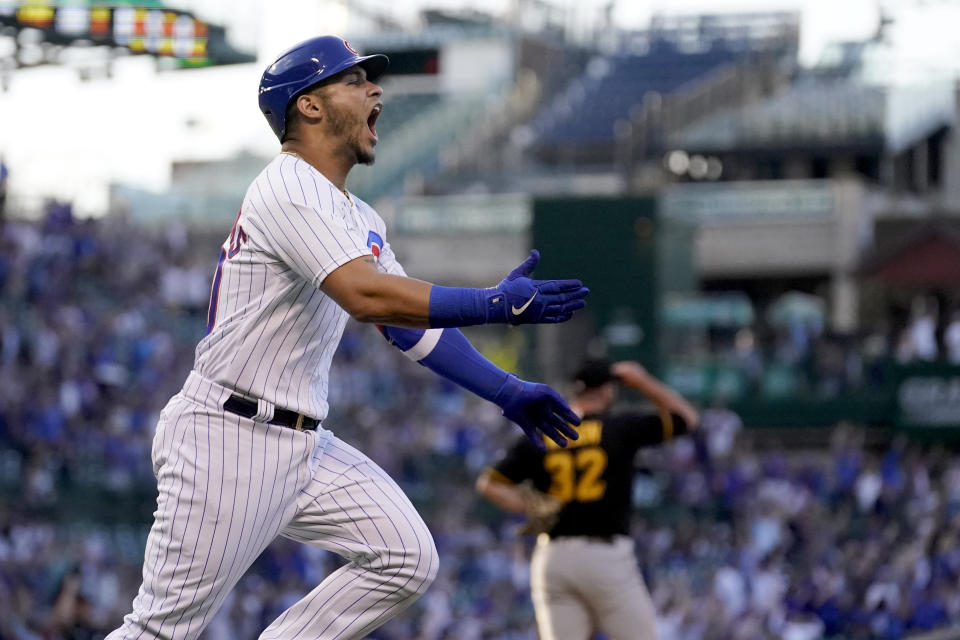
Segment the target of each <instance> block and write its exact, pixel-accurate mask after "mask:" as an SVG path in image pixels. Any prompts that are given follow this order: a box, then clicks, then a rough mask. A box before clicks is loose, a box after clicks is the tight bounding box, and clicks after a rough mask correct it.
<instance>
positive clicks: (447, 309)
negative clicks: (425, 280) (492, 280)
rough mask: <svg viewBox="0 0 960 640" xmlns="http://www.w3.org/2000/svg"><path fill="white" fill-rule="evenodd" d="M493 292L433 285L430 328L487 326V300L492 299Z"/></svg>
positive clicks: (488, 315)
mask: <svg viewBox="0 0 960 640" xmlns="http://www.w3.org/2000/svg"><path fill="white" fill-rule="evenodd" d="M491 291H492V290H491V289H470V288H461V287H441V286H440V285H436V284H435V285H433V288H432V289H431V290H430V326H431V327H434V328H444V327H470V326H473V325H476V324H487V322H489V320H488V318H489V317H490V313H489V311H488V310H487V304H488V303H487V298H488V297H491V294H490V292H491ZM501 297H502V296H501Z"/></svg>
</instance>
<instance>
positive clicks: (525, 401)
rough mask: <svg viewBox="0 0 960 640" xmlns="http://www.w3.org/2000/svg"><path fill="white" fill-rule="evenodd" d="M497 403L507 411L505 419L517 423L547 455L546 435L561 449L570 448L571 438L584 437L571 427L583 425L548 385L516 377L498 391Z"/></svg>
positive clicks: (511, 376) (513, 376)
mask: <svg viewBox="0 0 960 640" xmlns="http://www.w3.org/2000/svg"><path fill="white" fill-rule="evenodd" d="M493 403H494V404H496V405H498V406H499V407H500V408H501V409H503V415H504V416H506V417H507V418H509V419H510V420H512V421H513V422H516V423H517V424H518V425H520V428H521V429H523V432H524V433H525V434H527V438H529V440H530V442H532V443H533V445H534V446H535V447H536V448H537V449H539V450H540V451H545V450H546V446H545V445H544V443H543V436H542V435H541V433H542V434H546V436H547V437H549V438H550V439H551V440H553V441H554V442H556V443H557V444H558V445H560V446H561V447H565V446H567V438H569V439H571V440H576V439H577V438H579V437H580V434H579V433H577V430H576V429H574V428H573V426H571V425H579V424H580V416H578V415H577V414H575V413H574V412H573V411H572V410H571V409H570V407H569V406H568V405H567V403H566V401H565V400H564V399H563V398H561V397H560V394H559V393H557V392H556V391H554V390H553V389H552V388H550V387H549V386H547V385H545V384H539V383H536V382H527V381H526V380H521V379H520V378H518V377H517V376H516V375H514V374H512V373H511V374H510V375H509V376H508V377H507V380H506V382H504V383H503V386H502V387H500V390H499V391H497V394H496V396H494V398H493Z"/></svg>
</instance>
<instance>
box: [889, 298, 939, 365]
mask: <svg viewBox="0 0 960 640" xmlns="http://www.w3.org/2000/svg"><path fill="white" fill-rule="evenodd" d="M937 352H938V350H937V310H936V302H935V301H934V300H932V299H927V298H924V297H922V296H917V297H916V298H914V300H913V303H912V304H911V307H910V320H909V322H908V324H907V327H906V329H904V331H903V333H902V334H901V336H900V341H899V343H898V344H897V360H898V361H899V362H910V361H911V360H925V361H932V360H936V359H937Z"/></svg>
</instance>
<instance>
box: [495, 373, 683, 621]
mask: <svg viewBox="0 0 960 640" xmlns="http://www.w3.org/2000/svg"><path fill="white" fill-rule="evenodd" d="M616 382H620V383H622V384H624V385H626V386H627V387H630V388H633V389H636V390H637V391H639V392H641V393H643V394H644V395H646V396H647V397H648V398H649V399H650V400H651V401H652V402H653V403H654V404H655V405H656V406H657V408H658V412H657V413H654V414H644V413H623V414H616V415H614V414H611V413H610V412H609V409H610V406H611V404H612V403H613V400H614V397H615V383H616ZM574 385H575V388H574V392H573V397H572V399H571V401H570V406H571V407H572V408H573V410H574V411H575V412H576V413H577V414H578V415H580V416H582V418H583V421H582V422H581V423H580V426H579V427H578V428H577V430H578V432H579V434H580V438H579V439H577V441H576V442H573V443H571V444H570V446H569V447H567V448H560V447H556V446H548V448H547V450H546V451H543V450H540V449H537V448H535V447H532V446H529V445H528V443H526V442H518V443H517V444H516V445H514V446H513V447H512V448H511V449H510V450H509V451H508V452H507V454H506V455H505V456H504V457H503V458H502V459H501V460H500V461H499V462H497V463H496V464H495V465H494V466H493V467H491V468H488V469H486V470H484V472H483V473H482V474H481V475H480V477H479V478H478V479H477V490H478V491H479V492H480V494H481V495H483V496H484V497H486V498H487V499H488V500H490V501H491V502H493V503H494V504H496V505H497V506H499V507H501V508H503V509H507V510H509V511H515V512H518V513H525V514H527V515H528V516H529V522H528V528H527V532H531V533H535V532H537V531H538V530H539V532H540V535H539V536H538V537H537V545H536V548H535V549H534V552H533V558H532V560H531V565H530V591H531V595H532V599H533V606H534V611H535V613H536V617H537V628H538V630H539V632H540V638H541V640H588V639H589V638H590V637H592V635H593V632H594V631H602V632H603V633H604V634H606V635H607V636H609V637H610V638H612V639H613V640H653V638H655V637H656V620H655V612H654V608H653V603H652V602H651V600H650V594H649V593H648V592H647V588H646V586H644V583H643V577H642V576H641V575H640V572H639V570H638V569H637V562H636V558H635V557H634V555H633V540H632V539H631V538H630V537H629V529H628V528H629V522H630V497H631V493H632V487H633V482H632V479H633V459H634V455H635V454H636V452H637V450H638V449H639V448H640V447H643V446H647V445H651V444H656V443H659V442H663V441H665V440H669V439H670V438H672V437H673V436H675V435H678V434H681V433H684V432H686V431H687V430H688V429H691V428H693V427H695V426H696V424H697V422H698V416H697V412H696V410H695V409H694V408H693V406H692V405H690V403H688V402H687V401H686V400H684V399H683V398H681V397H680V396H679V395H677V394H676V393H675V392H673V391H672V390H671V389H669V388H668V387H666V386H665V385H664V384H663V383H661V382H660V381H659V380H657V379H656V378H654V377H653V376H652V375H650V374H649V373H647V371H646V370H645V369H644V368H643V367H642V366H640V365H639V364H637V363H636V362H617V363H615V364H612V365H611V363H610V362H608V361H606V360H591V361H588V362H586V363H585V364H584V365H583V366H582V367H581V368H580V369H579V371H578V372H577V373H576V375H575V380H574ZM531 485H532V486H531Z"/></svg>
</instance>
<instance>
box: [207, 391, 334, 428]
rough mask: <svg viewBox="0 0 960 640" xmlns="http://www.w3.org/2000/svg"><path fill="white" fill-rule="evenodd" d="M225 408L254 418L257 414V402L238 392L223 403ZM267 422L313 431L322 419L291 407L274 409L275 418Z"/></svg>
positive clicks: (239, 414)
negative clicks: (292, 409) (298, 411)
mask: <svg viewBox="0 0 960 640" xmlns="http://www.w3.org/2000/svg"><path fill="white" fill-rule="evenodd" d="M223 409H224V411H229V412H230V413H235V414H237V415H238V416H243V417H244V418H252V417H253V416H255V415H257V403H256V402H254V401H253V400H247V399H246V398H244V397H243V396H238V395H237V394H233V395H232V396H230V397H229V398H227V401H226V402H224V403H223ZM267 424H275V425H278V426H281V427H289V428H291V429H296V430H297V431H313V430H314V429H316V428H317V426H318V425H319V424H320V421H319V420H317V419H316V418H308V417H307V416H305V415H303V414H302V413H297V412H296V411H290V410H289V409H274V410H273V419H272V420H268V421H267Z"/></svg>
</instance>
